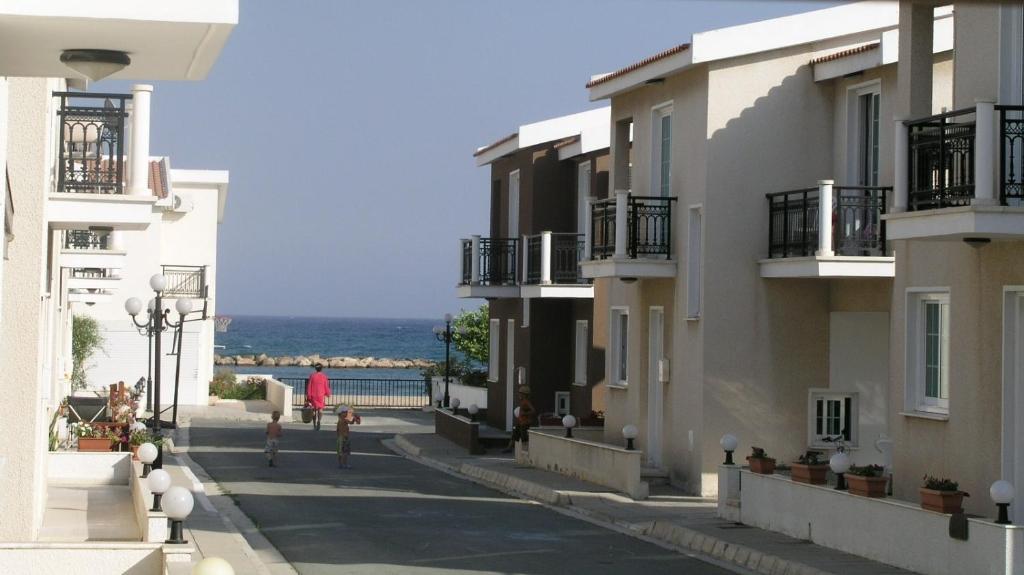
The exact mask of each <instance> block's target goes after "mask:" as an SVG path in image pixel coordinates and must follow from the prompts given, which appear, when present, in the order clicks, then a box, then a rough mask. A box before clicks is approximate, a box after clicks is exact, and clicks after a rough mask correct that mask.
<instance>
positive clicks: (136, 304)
mask: <svg viewBox="0 0 1024 575" xmlns="http://www.w3.org/2000/svg"><path fill="white" fill-rule="evenodd" d="M124 311H126V312H128V315H130V316H132V317H135V316H137V315H139V313H141V312H142V300H140V299H139V298H137V297H130V298H128V299H127V300H126V301H125V302H124Z"/></svg>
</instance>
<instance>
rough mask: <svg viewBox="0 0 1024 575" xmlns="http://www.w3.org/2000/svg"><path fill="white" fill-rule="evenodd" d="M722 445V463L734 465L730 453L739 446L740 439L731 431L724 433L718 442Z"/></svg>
mask: <svg viewBox="0 0 1024 575" xmlns="http://www.w3.org/2000/svg"><path fill="white" fill-rule="evenodd" d="M718 444H719V445H721V446H722V450H723V451H725V463H723V465H736V464H735V463H733V460H732V454H733V452H734V451H736V448H737V447H739V444H740V441H739V440H738V439H736V436H735V435H733V434H731V433H726V434H725V435H723V436H722V439H721V440H719V442H718Z"/></svg>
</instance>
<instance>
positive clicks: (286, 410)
mask: <svg viewBox="0 0 1024 575" xmlns="http://www.w3.org/2000/svg"><path fill="white" fill-rule="evenodd" d="M266 379H267V401H269V402H270V405H272V406H274V409H276V410H277V411H280V412H281V419H283V420H285V421H291V418H292V403H294V402H293V400H292V394H293V393H294V391H295V390H294V389H293V388H292V386H290V385H285V384H283V383H281V382H280V381H277V380H276V379H273V378H271V377H267V378H266Z"/></svg>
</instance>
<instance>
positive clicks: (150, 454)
mask: <svg viewBox="0 0 1024 575" xmlns="http://www.w3.org/2000/svg"><path fill="white" fill-rule="evenodd" d="M159 454H160V452H159V450H157V448H156V446H155V445H153V444H152V443H143V444H142V445H140V446H139V461H141V462H142V477H143V478H146V477H149V472H150V471H151V470H152V469H153V462H154V461H156V458H157V455H159Z"/></svg>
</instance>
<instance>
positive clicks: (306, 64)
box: [93, 0, 837, 318]
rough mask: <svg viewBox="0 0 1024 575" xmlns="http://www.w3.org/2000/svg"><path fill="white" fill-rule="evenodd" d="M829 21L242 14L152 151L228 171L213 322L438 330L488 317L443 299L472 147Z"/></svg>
mask: <svg viewBox="0 0 1024 575" xmlns="http://www.w3.org/2000/svg"><path fill="white" fill-rule="evenodd" d="M836 3H837V2H815V1H800V2H774V1H766V0H761V1H738V0H735V1H721V0H719V1H681V0H680V1H669V0H660V1H654V0H651V1H641V0H619V1H613V0H517V1H515V2H508V1H506V2H501V1H498V0H434V1H424V0H354V1H334V0H317V1H313V0H307V1H304V2H271V1H270V0H243V1H241V2H240V4H241V6H240V10H241V14H240V16H239V24H238V26H237V27H236V28H235V30H234V32H233V33H232V36H231V39H230V40H229V42H228V45H227V47H226V48H225V50H224V52H223V53H222V55H221V58H220V60H219V61H218V62H217V64H216V66H215V67H214V69H213V71H212V72H211V73H210V75H209V77H208V78H207V79H206V80H205V81H202V82H198V83H195V82H158V83H156V89H155V92H154V94H153V136H152V137H153V142H152V146H151V150H152V153H153V154H154V155H169V156H171V165H172V167H178V168H195V169H227V170H230V171H231V185H230V189H229V193H228V205H227V211H226V215H225V221H224V223H223V224H222V225H221V227H220V234H219V246H218V270H217V272H218V275H217V281H218V282H219V288H218V302H217V303H218V313H222V314H229V315H230V314H238V315H241V314H261V315H298V316H333V317H399V318H436V317H441V316H442V315H443V314H444V313H445V312H448V311H451V312H457V311H458V310H459V309H462V308H465V309H471V308H474V307H476V306H478V305H480V304H482V303H483V301H482V300H459V299H457V298H456V297H455V283H456V280H457V274H458V259H457V246H458V239H459V238H462V237H468V236H469V235H471V234H474V233H482V234H484V235H486V233H487V222H488V213H489V212H488V201H489V197H488V196H489V194H488V190H489V187H488V183H487V182H488V172H487V170H486V169H484V168H477V167H475V165H474V163H473V159H472V152H473V150H474V149H476V148H477V147H479V146H482V145H484V144H487V143H489V142H491V141H493V140H495V139H497V138H499V137H501V136H504V135H506V134H509V133H511V132H513V131H515V130H516V128H517V126H518V125H520V124H524V123H529V122H533V121H537V120H542V119H545V118H550V117H555V116H560V115H564V114H569V113H573V112H578V111H581V110H585V109H589V108H594V107H598V106H601V105H604V104H605V103H603V102H589V101H588V99H587V92H586V90H585V89H584V84H585V83H586V81H587V79H588V78H589V77H590V76H591V75H592V74H596V73H601V72H609V71H612V70H614V69H617V68H619V67H622V66H624V65H627V64H630V63H632V62H634V61H636V60H639V59H641V58H644V57H646V56H648V55H650V54H653V53H656V52H659V51H661V50H664V49H666V48H669V47H671V46H674V45H676V44H680V43H683V42H687V41H689V39H690V35H691V34H692V33H693V32H699V31H702V30H708V29H712V28H717V27H722V26H728V25H732V24H741V23H745V22H752V21H755V20H762V19H766V18H771V17H776V16H782V15H786V14H793V13H797V12H803V11H808V10H814V9H818V8H823V7H828V6H830V5H834V4H836ZM129 86H130V84H129V83H124V82H113V81H111V82H103V83H99V84H97V85H95V86H94V87H93V89H95V90H127V89H128V87H129Z"/></svg>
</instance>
